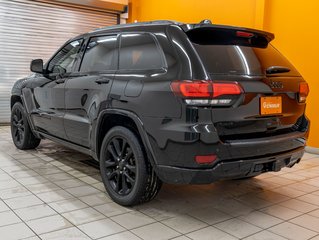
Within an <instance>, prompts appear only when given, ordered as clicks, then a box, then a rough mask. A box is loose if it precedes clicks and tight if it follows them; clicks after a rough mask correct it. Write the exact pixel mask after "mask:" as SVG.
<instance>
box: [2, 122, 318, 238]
mask: <svg viewBox="0 0 319 240" xmlns="http://www.w3.org/2000/svg"><path fill="white" fill-rule="evenodd" d="M92 161H93V160H91V159H90V158H89V157H88V156H85V155H82V154H80V153H77V152H74V151H72V150H69V149H67V148H64V147H62V146H61V145H58V144H55V143H52V142H50V141H43V142H42V143H41V145H40V146H39V147H38V149H37V150H32V151H18V150H17V149H16V148H15V147H14V145H13V144H12V141H11V136H10V129H9V127H0V236H1V237H0V238H1V239H4V240H8V239H74V240H81V239H103V240H106V239H130V240H134V239H152V240H156V239H179V240H182V239H200V240H204V239H216V240H221V239H251V240H252V239H274V240H280V239H296V240H303V239H313V240H319V156H317V155H311V154H305V156H304V158H303V160H302V162H301V163H300V164H298V165H296V166H295V167H294V168H292V169H288V168H286V169H284V170H283V171H281V172H279V173H267V174H264V175H261V176H258V177H256V178H254V179H250V180H237V181H221V182H217V183H214V184H210V185H201V186H195V185H192V186H177V185H176V186H175V185H164V186H163V188H162V190H161V192H160V194H159V195H158V197H157V198H156V199H155V200H153V201H152V202H150V203H147V204H144V205H141V206H138V207H134V208H124V207H121V206H119V205H117V204H115V203H113V202H112V200H110V198H109V197H108V196H107V194H106V193H105V190H104V186H103V184H102V183H101V179H100V176H99V170H98V169H97V168H96V167H95V166H94V164H93V166H90V165H89V164H88V163H92Z"/></svg>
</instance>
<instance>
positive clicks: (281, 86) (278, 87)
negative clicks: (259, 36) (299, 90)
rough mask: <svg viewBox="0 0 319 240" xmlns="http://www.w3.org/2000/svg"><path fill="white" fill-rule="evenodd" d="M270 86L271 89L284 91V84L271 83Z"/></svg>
mask: <svg viewBox="0 0 319 240" xmlns="http://www.w3.org/2000/svg"><path fill="white" fill-rule="evenodd" d="M269 85H270V87H271V88H274V89H282V88H284V84H283V83H282V82H275V81H271V82H270V83H269Z"/></svg>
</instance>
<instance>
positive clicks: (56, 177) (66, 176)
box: [45, 172, 74, 182]
mask: <svg viewBox="0 0 319 240" xmlns="http://www.w3.org/2000/svg"><path fill="white" fill-rule="evenodd" d="M45 177H46V178H47V179H49V180H50V181H52V182H55V181H61V180H70V179H74V178H73V177H72V176H71V175H70V174H68V173H64V172H62V173H55V174H49V175H46V176H45Z"/></svg>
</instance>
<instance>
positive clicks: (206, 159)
mask: <svg viewBox="0 0 319 240" xmlns="http://www.w3.org/2000/svg"><path fill="white" fill-rule="evenodd" d="M216 159H217V156H216V155H214V154H212V155H204V156H195V161H196V162H197V163H198V164H209V163H212V162H214V161H215V160H216Z"/></svg>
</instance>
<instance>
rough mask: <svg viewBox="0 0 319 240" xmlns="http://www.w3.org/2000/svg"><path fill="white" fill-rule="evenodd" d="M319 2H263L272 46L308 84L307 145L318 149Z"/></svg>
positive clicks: (268, 0)
mask: <svg viewBox="0 0 319 240" xmlns="http://www.w3.org/2000/svg"><path fill="white" fill-rule="evenodd" d="M318 13H319V1H305V2H303V1H296V0H266V1H265V17H264V29H265V30H268V31H271V32H274V33H275V35H276V38H275V40H274V41H273V44H274V45H275V46H276V47H277V48H278V50H280V51H281V52H282V53H283V54H284V55H285V56H286V57H287V58H288V59H289V60H290V61H291V62H292V63H293V64H294V65H295V67H296V68H297V69H298V70H299V72H300V73H301V74H302V76H303V77H304V78H305V80H306V81H307V82H308V83H309V86H310V94H309V97H308V99H307V103H308V104H307V115H308V117H309V118H310V120H311V132H310V138H309V141H308V145H309V146H313V147H319V108H318V107H319V105H318V104H319V77H318V73H317V71H318V69H319V60H318V58H319V43H318V39H319V17H318V15H317V14H318Z"/></svg>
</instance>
